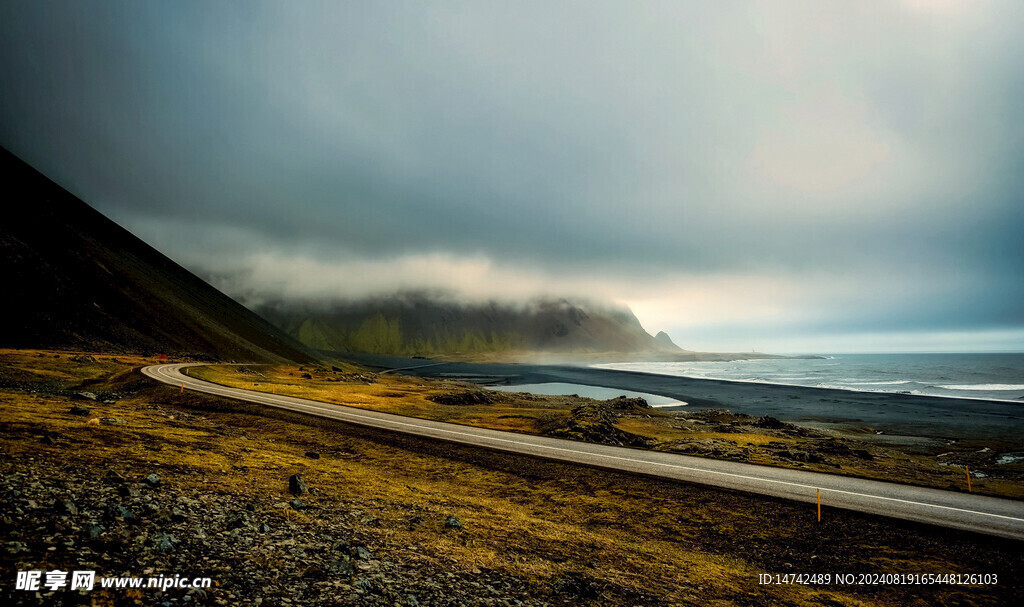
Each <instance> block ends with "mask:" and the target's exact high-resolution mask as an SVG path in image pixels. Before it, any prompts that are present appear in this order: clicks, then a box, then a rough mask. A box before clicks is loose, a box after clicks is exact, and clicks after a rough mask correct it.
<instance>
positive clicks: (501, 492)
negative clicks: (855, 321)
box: [0, 351, 1020, 605]
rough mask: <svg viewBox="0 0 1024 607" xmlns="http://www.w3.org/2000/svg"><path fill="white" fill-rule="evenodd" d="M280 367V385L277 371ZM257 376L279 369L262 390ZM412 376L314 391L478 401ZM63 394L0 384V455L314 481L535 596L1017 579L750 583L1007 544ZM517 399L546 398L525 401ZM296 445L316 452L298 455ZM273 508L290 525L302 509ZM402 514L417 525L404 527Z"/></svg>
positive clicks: (395, 530)
mask: <svg viewBox="0 0 1024 607" xmlns="http://www.w3.org/2000/svg"><path fill="white" fill-rule="evenodd" d="M101 358H102V357H101ZM120 359H121V360H124V357H120ZM54 360H58V361H63V362H59V363H57V362H54ZM126 362H127V361H126ZM131 362H132V364H140V363H148V362H149V361H148V360H143V359H133V360H132V361H131ZM0 363H2V364H3V365H5V366H11V367H17V368H18V369H20V370H21V371H23V372H28V373H38V375H39V376H46V375H47V374H48V373H49V372H58V371H59V372H60V373H62V374H66V375H67V376H69V377H72V378H77V379H78V381H82V380H83V379H86V380H88V381H97V380H100V381H103V380H104V378H105V379H106V381H108V382H115V383H117V382H129V381H136V380H135V379H128V378H125V377H124V376H123V375H120V374H121V373H123V372H125V371H127V370H128V367H129V366H128V365H127V364H126V365H122V366H120V367H118V368H116V369H112V370H110V371H111V372H110V373H109V374H108V375H106V376H103V375H102V374H99V375H97V371H96V369H95V368H94V367H93V365H91V364H85V365H82V366H75V365H74V364H71V363H69V362H67V361H66V359H65V358H64V357H62V359H43V358H39V359H34V358H33V355H25V356H22V355H20V354H18V353H12V352H10V351H5V352H0ZM98 364H99V365H100V366H104V368H106V367H105V365H108V364H109V365H114V363H110V362H109V361H102V360H101V361H100V363H98ZM215 369H216V368H215ZM206 372H207V371H206V370H205V369H204V373H206ZM260 372H261V373H263V374H264V377H261V378H257V381H249V382H247V383H250V384H251V383H258V384H260V385H259V386H255V388H256V389H264V390H265V391H268V392H269V391H272V390H275V389H276V390H277V391H278V393H290V394H294V395H296V396H306V397H310V396H312V395H314V394H318V393H319V392H318V391H319V390H323V389H324V386H317V385H316V384H315V383H312V382H310V380H304V381H306V382H307V383H306V384H303V383H301V382H299V380H298V379H297V376H298V374H299V372H298V371H297V370H296V369H295V368H294V367H292V368H291V369H286V368H270V369H263V368H261V369H260ZM292 374H294V375H295V376H296V379H295V381H294V382H290V383H289V382H288V381H285V380H286V379H288V378H289V377H291V376H292ZM119 377H120V379H117V378H119ZM247 379H248V378H247ZM270 380H273V381H276V382H280V383H278V384H277V387H276V388H273V387H271V386H269V385H267V382H269V381H270ZM232 381H238V382H239V384H240V383H242V382H241V381H240V380H238V379H237V378H235V379H233V380H232ZM332 383H334V382H332ZM420 383H421V382H419V381H418V380H410V379H406V378H397V377H395V378H388V377H387V376H385V379H383V381H381V382H380V383H376V384H372V385H352V386H348V385H346V386H340V387H339V386H337V385H335V386H331V389H332V390H336V392H335V393H334V395H333V398H334V399H337V401H344V404H353V405H355V406H375V405H380V406H381V407H384V406H388V405H386V404H387V403H390V406H392V407H395V408H394V409H390V410H393V411H395V412H399V411H401V412H408V411H410V410H412V409H413V408H415V407H420V408H421V410H422V411H425V412H427V413H430V414H431V415H433V416H435V417H433V418H434V419H446V420H447V421H459V422H460V423H467V420H470V421H471V420H473V419H474V416H477V415H478V414H475V413H472V412H466V411H463V410H461V409H457V410H456V411H446V412H444V413H442V412H439V411H438V407H437V406H431V405H433V403H430V404H427V403H429V401H424V399H423V394H424V391H427V392H429V391H430V390H434V389H437V390H444V389H447V388H446V387H436V388H435V387H434V386H429V387H428V386H427V385H426V384H422V385H420ZM100 385H107V384H100ZM133 385H137V384H133ZM341 388H344V390H342V389H341ZM349 388H351V394H347V393H346V391H347V390H348V389H349ZM388 393H393V394H398V393H401V394H402V395H401V396H391V395H388ZM356 403H359V404H356ZM395 403H405V404H404V405H396V404H395ZM71 404H72V403H71V402H70V401H68V400H67V399H65V398H63V397H57V396H38V395H31V394H26V393H24V392H16V391H10V390H0V419H2V422H3V426H4V432H3V433H2V436H0V448H2V449H3V451H4V453H5V454H6V455H7V456H8V457H11V458H27V457H35V458H37V459H40V460H44V459H54V458H63V459H64V460H65V461H67V460H71V461H74V462H76V463H77V464H78V465H81V466H90V467H94V468H96V469H97V470H102V469H104V468H108V469H117V470H118V471H119V472H121V473H123V474H134V475H136V476H137V475H140V474H142V473H145V472H149V471H152V470H158V471H161V473H162V474H166V475H167V477H168V478H173V479H174V482H175V483H179V484H182V485H183V486H191V487H197V488H202V489H204V490H208V491H217V492H226V493H231V494H239V495H246V496H258V497H260V498H264V497H266V496H274V495H279V496H280V498H281V499H285V498H286V497H287V495H286V487H287V483H286V479H287V478H288V476H290V475H291V474H295V473H301V474H302V475H303V476H304V478H306V480H307V482H308V483H309V484H310V486H311V487H314V488H317V489H318V490H319V492H320V494H319V495H318V496H316V497H311V498H310V500H313V501H314V502H316V501H317V500H322V501H324V502H331V503H334V504H340V505H344V506H346V507H348V508H352V509H358V510H361V511H364V512H366V513H367V514H368V515H369V516H372V517H374V518H376V519H378V520H379V521H380V526H379V527H374V528H373V529H370V530H368V533H372V534H374V535H373V541H374V542H375V543H376V544H375V545H374V546H372V547H373V548H374V549H375V550H380V551H384V552H388V553H390V554H393V555H394V558H410V559H426V560H428V561H430V562H433V563H441V564H443V565H444V566H446V567H450V568H452V569H453V570H472V569H475V568H480V569H483V568H486V569H492V570H498V571H503V572H507V573H509V574H512V575H517V576H522V577H524V578H526V579H528V580H530V581H531V582H532V583H534V584H536V588H537V589H538V592H544V589H545V588H548V587H549V586H548V583H549V581H550V580H551V579H552V578H554V577H556V576H558V575H562V574H564V573H566V572H571V571H584V572H586V573H587V574H588V575H591V576H593V577H595V578H597V579H599V580H601V581H602V582H604V583H608V584H611V585H612V586H613V587H614V588H618V589H621V593H620V596H626V595H627V594H628V593H630V592H632V593H639V594H642V595H644V596H647V597H656V600H657V602H660V603H662V604H700V605H715V604H721V605H726V604H761V605H818V604H843V605H906V604H915V603H917V604H944V603H952V602H957V603H958V604H993V603H998V602H1000V601H1002V600H1004V599H1005V598H1006V597H1008V596H1011V595H1012V593H1013V592H1014V589H1015V588H1016V589H1017V590H1019V589H1020V586H1019V582H1011V581H1009V580H1011V579H1013V578H1012V577H1010V578H1008V582H1007V583H1017V584H1018V586H1016V587H1010V588H1007V587H1002V588H999V587H996V588H993V587H979V588H966V587H964V588H946V587H892V588H885V587H840V586H832V587H825V588H815V587H810V586H802V585H781V586H760V585H759V584H758V580H757V574H758V573H762V572H785V571H807V572H813V571H837V572H838V571H852V572H870V571H878V572H890V573H895V572H923V573H929V572H935V573H938V572H946V571H948V572H963V571H967V570H970V571H979V572H987V571H989V570H991V569H992V568H998V567H1003V568H1005V567H1011V568H1019V563H1020V547H1019V545H1018V544H1014V543H1011V542H1001V541H998V540H990V539H987V538H979V537H977V536H972V535H969V534H961V533H956V532H950V531H945V530H939V529H934V528H930V527H924V526H918V525H912V524H903V523H899V522H893V521H888V520H885V519H878V518H874V517H870V516H867V515H857V514H850V513H845V512H842V511H835V510H832V509H826V523H825V524H824V525H815V524H814V522H813V512H812V511H811V510H810V509H809V508H808V507H806V506H804V505H800V504H791V503H788V502H781V501H777V500H773V499H770V498H760V497H755V496H747V495H743V494H736V493H731V492H726V491H717V490H713V489H706V488H703V487H699V486H693V485H687V484H682V483H673V482H668V481H659V480H654V479H646V478H642V477H632V476H629V475H625V474H617V473H610V472H607V471H600V470H593V469H590V468H586V467H578V466H570V465H563V464H557V463H552V462H545V461H542V460H535V459H532V458H526V457H516V456H511V455H506V454H497V453H491V452H487V451H481V450H476V449H471V448H468V447H459V446H455V445H447V444H444V443H435V442H431V441H426V440H421V439H416V438H412V437H405V436H401V435H394V434H388V433H383V432H377V431H371V430H365V429H360V428H355V427H352V426H346V425H344V424H339V423H335V422H329V421H325V420H318V419H314V418H308V417H305V416H301V415H297V414H290V413H286V412H276V411H268V410H265V409H261V408H259V407H257V406H254V405H246V404H241V403H236V402H232V401H226V400H219V399H213V398H209V397H206V396H202V395H195V394H188V393H186V394H184V395H182V394H178V391H177V390H174V389H171V388H168V387H154V388H147V389H145V390H143V391H142V392H139V393H138V394H136V395H135V396H132V397H130V398H126V399H123V400H121V401H119V402H117V403H116V404H113V405H103V404H96V403H87V406H90V407H92V408H94V416H93V417H98V416H102V417H117V418H121V419H123V420H125V422H126V423H125V425H123V426H121V425H117V426H109V425H95V424H90V423H89V419H88V418H84V417H76V416H72V415H70V414H69V413H68V408H69V406H70V405H71ZM453 409H454V408H453ZM382 410H389V409H382ZM523 410H525V411H531V410H535V412H536V413H538V414H544V413H545V412H549V410H548V409H547V408H546V407H544V406H538V405H537V404H536V403H534V404H531V405H529V406H525V407H523V408H522V409H520V410H519V411H520V412H521V411H523ZM514 423H515V424H519V423H520V422H519V421H518V420H517V421H514ZM524 426H525V424H524ZM42 429H45V430H46V431H51V432H57V433H59V434H60V435H61V436H62V437H61V438H60V439H59V440H58V445H56V446H48V445H43V444H41V443H40V442H39V441H38V440H35V439H33V438H32V436H33V435H32V433H31V431H32V430H42ZM520 430H522V428H520ZM69 445H73V448H69ZM311 450H312V451H316V452H318V453H320V454H321V456H322V457H321V459H319V460H313V459H310V458H307V457H305V456H304V454H305V453H306V452H307V451H311ZM278 512H279V515H280V516H288V517H290V518H292V519H293V520H295V522H297V523H298V524H303V523H304V522H305V521H306V520H307V519H306V517H307V516H308V515H307V514H304V513H297V512H291V511H286V510H281V511H278ZM449 513H453V514H456V515H457V516H458V517H459V518H460V519H461V520H462V522H463V523H464V524H465V526H466V532H465V533H462V534H445V533H441V530H440V521H442V520H443V517H444V516H445V515H447V514H449ZM413 514H415V515H418V516H422V517H423V518H424V520H425V521H427V522H426V523H425V524H423V525H421V526H420V527H417V528H416V529H413V530H410V528H409V525H408V521H409V518H410V516H411V515H413ZM403 555H404V556H403ZM1016 573H1019V572H1016V570H1014V571H1012V572H1010V574H1016ZM1010 574H1008V575H1010ZM1018 577H1019V576H1018ZM830 602H831V603H830Z"/></svg>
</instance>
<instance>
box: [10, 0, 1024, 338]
mask: <svg viewBox="0 0 1024 607" xmlns="http://www.w3.org/2000/svg"><path fill="white" fill-rule="evenodd" d="M377 5H379V6H377ZM1022 29H1024V4H1022V3H1020V2H1017V1H1009V2H984V1H980V0H979V1H973V2H972V1H963V2H961V1H957V0H936V1H934V2H930V1H927V0H914V1H909V0H908V1H905V2H893V1H886V2H834V3H823V2H793V3H789V2H780V1H772V2H763V3H762V2H737V3H732V2H693V3H686V2H665V3H655V2H608V3H601V2H594V1H587V2H578V3H576V2H537V3H528V2H514V3H497V2H430V3H427V2H409V3H405V4H402V3H392V2H389V3H369V2H351V3H341V2H329V3H310V2H303V3H299V2H281V3H244V4H243V3H238V4H232V5H227V4H225V3H206V2H197V3H185V2H167V3H159V2H120V3H103V2H89V3H81V2H67V3H55V2H38V1H33V2H5V3H3V5H2V6H0V143H2V145H4V146H5V147H7V148H8V149H10V150H11V151H13V152H15V153H16V154H18V155H20V156H22V157H23V158H24V159H26V160H27V161H29V162H30V163H32V164H33V165H35V166H36V167H37V168H39V169H40V170H42V171H43V172H45V173H46V174H47V175H49V176H50V177H52V178H54V179H55V180H56V181H57V182H58V183H60V184H62V185H64V186H65V187H66V188H68V189H69V190H71V191H72V192H73V193H75V194H77V195H79V196H80V197H81V198H83V199H84V200H85V201H87V202H89V203H90V204H92V205H93V206H95V207H96V208H98V209H99V210H101V211H103V212H104V213H106V214H108V215H109V216H111V217H112V218H114V219H115V220H117V221H119V222H120V223H122V224H123V225H125V226H126V227H128V228H129V229H131V230H133V231H134V232H136V233H137V234H138V235H139V236H141V237H142V238H143V239H145V240H147V241H148V242H150V243H152V244H153V245H154V246H156V247H157V248H159V249H160V250H162V251H164V252H165V253H167V254H168V255H170V256H171V257H172V258H174V259H176V260H177V261H179V262H181V263H183V264H184V265H186V266H187V267H189V268H191V269H193V270H195V271H197V272H199V273H201V274H203V275H206V276H212V277H214V278H215V281H216V284H218V285H219V286H221V287H222V288H223V289H225V290H226V291H227V292H228V293H229V294H232V295H235V296H238V297H241V298H243V299H245V300H246V301H248V302H249V303H252V302H256V301H259V300H260V299H262V298H268V297H270V298H272V297H279V296H282V295H284V294H288V295H289V296H291V297H308V298H324V297H356V296H361V295H365V294H371V293H381V292H387V291H390V290H393V289H395V288H399V287H406V288H408V287H443V288H449V289H454V290H458V291H461V292H464V293H466V294H467V295H468V296H472V297H490V296H499V297H505V298H522V297H525V296H531V295H534V294H537V293H554V294H559V295H563V294H564V295H570V296H571V295H576V294H584V295H587V296H590V297H600V298H607V299H613V300H617V301H621V302H624V303H627V304H629V305H630V306H631V307H633V309H634V311H635V312H637V315H638V316H639V317H640V319H641V321H642V322H643V323H644V325H645V327H646V328H647V329H648V330H650V331H652V332H656V331H658V330H662V329H664V330H667V331H668V332H669V333H670V334H671V335H672V336H673V338H674V339H675V341H676V342H677V343H679V344H681V345H683V346H684V347H688V348H694V349H720V350H731V349H750V348H758V349H761V350H766V351H819V352H830V351H844V350H860V351H882V350H890V349H897V350H913V349H922V350H973V349H1001V350H1004V349H1013V350H1024V303H1022V302H1024V238H1022V234H1024V194H1022V192H1024V109H1022V108H1024V42H1022V41H1024V37H1022V36H1021V35H1020V32H1021V31H1022Z"/></svg>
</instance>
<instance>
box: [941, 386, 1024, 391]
mask: <svg viewBox="0 0 1024 607" xmlns="http://www.w3.org/2000/svg"><path fill="white" fill-rule="evenodd" d="M939 387H940V388H943V389H945V390H984V391H986V392H1002V391H1011V390H1024V384H955V385H952V386H939Z"/></svg>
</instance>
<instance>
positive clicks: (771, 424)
mask: <svg viewBox="0 0 1024 607" xmlns="http://www.w3.org/2000/svg"><path fill="white" fill-rule="evenodd" d="M752 425H753V426H754V427H756V428H768V429H772V430H779V429H782V428H785V427H786V425H787V424H786V423H785V422H783V421H781V420H779V419H778V418H775V417H772V416H770V415H765V416H764V417H759V418H757V421H756V422H754V423H753V424H752Z"/></svg>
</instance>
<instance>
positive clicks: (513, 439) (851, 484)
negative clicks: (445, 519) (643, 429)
mask: <svg viewBox="0 0 1024 607" xmlns="http://www.w3.org/2000/svg"><path fill="white" fill-rule="evenodd" d="M197 364H205V363H190V364H168V365H153V366H150V367H145V368H143V369H142V373H143V374H145V375H147V376H148V377H151V378H153V379H155V380H157V381H160V382H163V383H166V384H170V385H172V386H183V387H184V388H185V389H188V390H195V391H197V392H203V393H206V394H213V395H216V396H222V397H226V398H233V399H238V400H243V401H247V402H251V403H256V404H260V405H265V406H268V407H276V408H279V409H286V410H289V411H297V412H299V413H305V414H308V415H314V416H318V417H325V418H329V419H334V420H338V421H342V422H346V423H351V424H357V425H360V426H369V427H372V428H379V429H382V430H391V431H395V432H402V433H406V434H413V435H416V436H421V437H426V438H433V439H437V440H444V441H450V442H456V443H462V444H467V445H474V446H478V447H483V448H487V449H496V450H499V451H510V452H513V453H519V454H523V455H531V456H536V457H543V458H547V459H554V460H560V461H566V462H574V463H579V464H585V465H589V466H597V467H601V468H608V469H613V470H620V471H624V472H634V473H639V474H645V475H649V476H656V477H662V478H668V479H675V480H680V481H686V482H691V483H701V484H705V485H713V486H716V487H724V488H727V489H734V490H739V491H746V492H749V493H756V494H760V495H770V496H774V497H780V498H785V499H791V500H795V501H799V502H807V503H809V504H812V505H811V506H810V507H809V511H808V516H809V517H812V516H814V505H813V504H815V503H816V501H817V499H818V492H819V491H820V495H821V504H822V506H830V507H835V508H845V509H848V510H856V511H859V512H867V513H870V514H877V515H882V516H888V517H894V518H899V519H905V520H910V521H916V522H921V523H929V524H933V525H939V526H942V527H949V528H953V529H964V530H968V531H975V532H978V533H986V534H990V535H996V536H1000V537H1004V538H1011V539H1018V540H1024V502H1021V501H1015V500H1009V499H1000V498H995V497H988V496H982V495H974V494H969V493H957V492H952V491H941V490H938V489H928V488H923V487H914V486H911V485H901V484H897V483H887V482H882V481H873V480H866V479H860V478H850V477H844V476H838V475H832V474H822V473H819V472H808V471H804V470H788V469H784V468H773V467H769V466H756V465H753V464H743V463H739V462H729V461H719V460H713V459H704V458H698V457H689V456H685V455H678V454H674V453H662V452H658V451H648V450H643V449H628V448H623V447H611V446H607V445H596V444H592V443H583V442H576V441H568V440H562V439H556V438H549V437H545V436H530V435H523V434H514V433H510V432H501V431H498V430H489V429H485V428H473V427H469V426H460V425H457V424H448V423H444V422H437V421H432V420H425V419H417V418H412V417H404V416H400V415H392V414H389V413H379V412H376V411H367V410H364V409H356V408H352V407H345V406H342V405H334V404H328V403H322V402H317V401H313V400H307V399H303V398H294V397H290V396H279V395H274V394H266V393H263V392H255V391H252V390H244V389H240V388H229V387H226V386H220V385H217V384H213V383H210V382H206V381H203V380H199V379H195V378H192V377H189V376H187V375H184V374H183V373H182V372H181V370H182V369H183V368H185V367H189V366H195V365H197Z"/></svg>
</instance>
